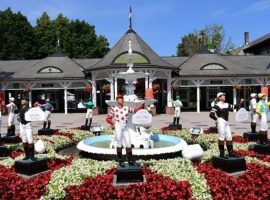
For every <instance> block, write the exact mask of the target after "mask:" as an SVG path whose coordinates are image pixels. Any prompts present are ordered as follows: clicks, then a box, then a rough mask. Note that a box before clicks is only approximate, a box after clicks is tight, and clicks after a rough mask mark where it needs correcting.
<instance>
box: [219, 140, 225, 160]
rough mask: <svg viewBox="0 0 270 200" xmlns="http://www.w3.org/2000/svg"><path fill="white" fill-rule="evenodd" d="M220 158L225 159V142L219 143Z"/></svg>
mask: <svg viewBox="0 0 270 200" xmlns="http://www.w3.org/2000/svg"><path fill="white" fill-rule="evenodd" d="M218 149H219V156H220V157H221V158H224V141H221V140H219V141H218Z"/></svg>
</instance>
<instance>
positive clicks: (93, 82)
mask: <svg viewBox="0 0 270 200" xmlns="http://www.w3.org/2000/svg"><path fill="white" fill-rule="evenodd" d="M91 83H92V101H93V103H94V105H95V106H97V84H96V81H95V80H93V81H91Z"/></svg>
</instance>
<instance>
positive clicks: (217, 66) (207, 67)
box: [201, 63, 226, 70]
mask: <svg viewBox="0 0 270 200" xmlns="http://www.w3.org/2000/svg"><path fill="white" fill-rule="evenodd" d="M201 70H226V67H224V66H223V65H220V64H218V63H210V64H207V65H204V66H203V67H202V68H201Z"/></svg>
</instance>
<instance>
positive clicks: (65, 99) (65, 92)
mask: <svg viewBox="0 0 270 200" xmlns="http://www.w3.org/2000/svg"><path fill="white" fill-rule="evenodd" d="M64 101H65V115H66V114H67V113H68V108H67V88H66V87H65V88H64Z"/></svg>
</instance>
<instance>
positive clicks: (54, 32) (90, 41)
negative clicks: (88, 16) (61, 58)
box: [35, 13, 109, 58]
mask: <svg viewBox="0 0 270 200" xmlns="http://www.w3.org/2000/svg"><path fill="white" fill-rule="evenodd" d="M35 34H36V36H37V40H39V41H40V42H39V57H46V56H47V55H49V54H52V53H54V52H56V51H59V50H61V51H63V52H64V53H65V54H66V55H67V56H69V57H70V58H99V57H103V56H104V55H105V54H106V53H107V52H108V51H109V48H108V46H109V43H108V41H107V39H106V38H105V37H104V36H97V35H96V32H95V27H94V26H92V25H90V24H88V23H87V22H85V21H84V20H83V21H80V20H78V19H76V20H69V19H68V18H67V17H65V16H63V14H59V15H58V16H57V18H56V19H55V20H50V18H49V16H48V15H47V13H43V15H42V16H41V17H40V18H39V19H38V20H37V27H35ZM58 40H59V45H60V46H59V47H57V43H58Z"/></svg>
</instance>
